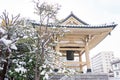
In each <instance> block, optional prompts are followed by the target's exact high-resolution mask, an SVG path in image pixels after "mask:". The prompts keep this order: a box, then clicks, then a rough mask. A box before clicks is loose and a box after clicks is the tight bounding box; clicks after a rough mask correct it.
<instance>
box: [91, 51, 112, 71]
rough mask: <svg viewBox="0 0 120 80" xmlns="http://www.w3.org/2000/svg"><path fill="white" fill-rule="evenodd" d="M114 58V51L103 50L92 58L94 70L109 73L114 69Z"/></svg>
mask: <svg viewBox="0 0 120 80" xmlns="http://www.w3.org/2000/svg"><path fill="white" fill-rule="evenodd" d="M113 59H114V55H113V52H112V51H103V52H100V53H98V54H97V55H95V56H94V57H92V58H91V67H92V72H94V73H109V72H110V71H111V70H112V66H111V61H112V60H113Z"/></svg>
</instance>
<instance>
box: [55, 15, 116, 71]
mask: <svg viewBox="0 0 120 80" xmlns="http://www.w3.org/2000/svg"><path fill="white" fill-rule="evenodd" d="M60 26H61V27H67V29H68V30H70V32H68V33H66V34H65V36H64V37H63V38H62V39H60V40H59V41H60V42H59V43H58V44H57V46H56V50H57V51H60V52H61V53H62V54H63V59H61V60H63V61H64V63H65V64H66V65H67V67H68V68H74V69H75V70H79V71H83V67H84V66H86V67H87V72H91V66H90V57H89V55H90V53H89V52H90V50H91V49H92V48H94V47H95V46H96V45H98V44H99V43H100V42H101V41H102V40H103V39H104V38H105V37H106V36H108V35H109V34H110V33H111V31H112V30H113V29H114V28H115V26H116V24H114V23H112V24H102V25H89V24H87V23H86V22H84V21H82V20H80V19H79V18H78V17H76V16H75V15H74V14H73V13H71V14H70V15H69V16H68V17H66V18H65V19H64V20H63V21H62V22H61V23H60ZM83 54H85V59H86V61H83V58H82V55H83ZM75 57H76V58H77V60H75Z"/></svg>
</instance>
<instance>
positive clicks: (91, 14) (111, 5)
mask: <svg viewBox="0 0 120 80" xmlns="http://www.w3.org/2000/svg"><path fill="white" fill-rule="evenodd" d="M43 1H46V2H48V3H51V4H53V3H58V4H59V5H61V9H60V11H59V14H58V18H59V19H63V18H66V17H67V16H68V15H69V14H70V12H71V11H72V12H73V13H74V14H75V15H76V16H77V17H78V18H80V19H81V20H83V21H85V22H87V23H89V24H104V23H111V22H115V23H117V24H118V26H117V27H116V28H115V29H114V30H113V31H112V33H111V35H110V36H107V37H106V38H105V39H104V40H103V41H102V42H101V43H100V44H99V45H98V46H96V47H95V48H93V49H92V50H91V51H90V55H91V56H93V55H95V54H97V53H99V52H101V51H113V52H114V54H115V56H117V57H120V38H119V34H120V27H119V23H120V0H43ZM5 9H6V10H7V11H8V12H9V13H11V14H14V15H16V14H18V13H20V14H21V17H27V18H31V19H37V20H38V18H39V17H38V16H37V15H35V14H34V13H33V12H34V4H33V3H32V0H0V15H1V14H2V12H3V11H4V10H5Z"/></svg>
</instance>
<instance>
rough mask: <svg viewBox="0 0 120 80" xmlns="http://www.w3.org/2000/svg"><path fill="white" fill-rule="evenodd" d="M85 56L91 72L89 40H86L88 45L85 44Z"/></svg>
mask: <svg viewBox="0 0 120 80" xmlns="http://www.w3.org/2000/svg"><path fill="white" fill-rule="evenodd" d="M85 58H86V66H87V72H91V67H90V58H89V47H88V42H86V46H85Z"/></svg>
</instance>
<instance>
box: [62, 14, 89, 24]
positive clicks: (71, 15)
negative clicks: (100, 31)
mask: <svg viewBox="0 0 120 80" xmlns="http://www.w3.org/2000/svg"><path fill="white" fill-rule="evenodd" d="M70 17H73V18H75V19H76V20H77V21H79V22H80V23H82V24H83V25H88V24H87V23H86V22H84V21H82V20H81V19H79V18H78V17H77V16H75V15H74V14H73V12H71V14H70V15H68V17H66V18H65V19H63V20H62V22H61V23H64V22H65V21H66V20H68V19H69V18H70Z"/></svg>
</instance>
